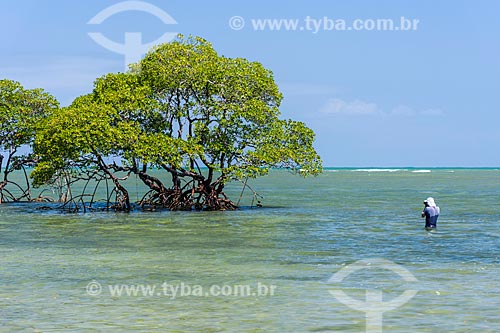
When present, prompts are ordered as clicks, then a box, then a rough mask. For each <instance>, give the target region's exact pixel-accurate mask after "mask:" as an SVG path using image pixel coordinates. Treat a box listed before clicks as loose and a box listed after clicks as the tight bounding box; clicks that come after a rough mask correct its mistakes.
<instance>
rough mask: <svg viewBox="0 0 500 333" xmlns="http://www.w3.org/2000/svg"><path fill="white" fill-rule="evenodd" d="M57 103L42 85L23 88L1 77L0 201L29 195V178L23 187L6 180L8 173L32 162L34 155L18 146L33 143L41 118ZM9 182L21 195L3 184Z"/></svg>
mask: <svg viewBox="0 0 500 333" xmlns="http://www.w3.org/2000/svg"><path fill="white" fill-rule="evenodd" d="M58 107H59V105H58V102H57V100H56V99H55V98H54V97H53V96H51V95H50V94H48V93H46V92H45V91H43V90H42V89H25V88H24V87H23V86H22V85H21V84H20V83H19V82H16V81H11V80H6V79H3V80H0V169H1V170H0V174H1V173H3V177H2V179H0V203H1V202H2V201H3V200H4V198H8V199H10V200H16V199H22V198H28V199H29V198H30V197H29V196H30V193H29V182H28V183H27V185H26V187H24V188H22V187H21V186H20V185H19V184H17V183H14V182H12V181H10V180H9V174H10V173H12V172H13V171H14V170H16V169H21V168H23V169H24V167H25V166H27V165H33V164H34V162H35V160H34V159H33V156H32V155H31V154H27V153H26V154H19V149H20V148H21V147H23V146H30V145H32V144H33V140H34V137H35V132H36V130H37V129H38V126H39V124H40V122H41V121H42V120H43V119H44V118H46V117H48V116H49V115H50V114H51V113H52V112H54V111H55V110H57V108H58ZM4 154H5V155H4ZM9 183H11V184H12V185H13V186H15V187H18V189H20V190H21V192H22V194H21V197H17V198H16V197H15V196H14V195H13V194H12V193H11V192H10V191H9V190H7V189H6V188H5V187H6V186H7V185H8V184H9Z"/></svg>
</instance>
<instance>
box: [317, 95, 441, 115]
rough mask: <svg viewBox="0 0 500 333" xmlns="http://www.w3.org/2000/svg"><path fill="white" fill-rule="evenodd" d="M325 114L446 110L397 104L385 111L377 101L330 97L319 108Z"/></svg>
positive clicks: (437, 112) (375, 113)
mask: <svg viewBox="0 0 500 333" xmlns="http://www.w3.org/2000/svg"><path fill="white" fill-rule="evenodd" d="M319 111H320V112H321V113H323V114H337V115H340V114H343V115H378V116H403V117H415V116H442V115H444V111H443V110H442V109H439V108H429V109H424V110H416V109H414V108H412V107H410V106H407V105H403V104H400V105H397V106H396V107H394V108H392V109H391V110H390V111H384V110H382V109H381V108H379V107H378V106H377V104H375V103H370V102H365V101H361V100H355V101H345V100H342V99H340V98H331V99H329V100H328V101H327V102H326V103H325V104H324V105H323V106H322V107H321V108H320V110H319Z"/></svg>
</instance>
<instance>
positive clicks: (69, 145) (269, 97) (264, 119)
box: [32, 36, 322, 210]
mask: <svg viewBox="0 0 500 333" xmlns="http://www.w3.org/2000/svg"><path fill="white" fill-rule="evenodd" d="M281 100H282V95H281V93H280V91H279V89H278V87H277V85H276V83H275V82H274V78H273V74H272V72H271V71H270V70H268V69H266V68H264V67H263V66H262V65H261V64H260V63H258V62H251V61H248V60H246V59H242V58H227V57H224V56H221V55H219V54H217V52H216V51H215V50H214V49H213V47H212V45H211V44H210V43H209V42H207V41H206V40H204V39H202V38H193V37H190V38H183V37H182V36H180V37H179V38H178V39H177V40H176V41H174V42H171V43H168V44H162V45H159V46H157V47H156V48H154V49H153V50H151V51H150V52H149V53H148V54H147V55H146V56H145V57H144V59H142V60H141V61H140V62H139V63H137V64H135V65H133V66H132V67H131V70H130V71H129V72H127V73H117V74H107V75H105V76H103V77H101V78H99V79H97V80H96V81H95V84H94V89H93V91H92V92H91V93H90V94H88V95H84V96H81V97H79V98H77V99H76V100H75V101H74V102H73V103H72V104H71V105H70V106H68V107H64V108H61V109H58V110H57V111H55V112H53V113H52V114H51V115H50V116H49V117H47V118H46V119H44V120H43V121H42V122H41V126H40V128H39V130H38V132H37V135H36V139H35V144H34V151H35V154H36V155H37V156H38V159H39V161H38V163H37V165H36V166H35V169H34V171H33V173H32V177H33V178H34V183H35V184H36V185H42V184H47V183H50V182H53V181H54V178H55V177H58V176H60V174H61V173H62V172H65V171H66V172H70V171H71V172H75V170H77V172H78V173H79V177H83V176H82V175H85V177H86V178H85V179H92V178H93V179H96V180H98V179H110V180H111V181H112V182H113V184H114V191H115V193H116V195H117V204H116V206H115V207H116V208H119V209H123V210H130V209H131V206H132V205H131V203H130V198H129V195H128V191H127V189H126V188H125V186H124V185H123V180H124V179H126V178H127V177H128V176H130V175H132V174H134V175H136V176H137V177H138V178H139V179H140V180H141V181H142V182H143V183H144V184H145V185H146V186H147V187H148V188H149V189H150V191H149V192H148V193H146V195H145V196H144V197H143V199H142V200H141V201H140V205H142V206H153V207H164V208H168V209H171V210H192V209H195V210H225V209H234V208H236V204H235V203H234V202H232V201H231V200H230V199H229V198H228V197H227V196H226V194H225V193H224V186H225V185H226V183H227V182H229V181H231V180H235V179H237V180H245V179H248V178H253V177H257V176H262V175H265V174H267V173H268V172H269V170H270V169H271V168H286V169H289V170H291V171H293V172H296V173H299V174H302V175H303V176H306V175H316V174H318V173H320V172H321V169H322V166H321V160H320V157H319V156H318V154H317V153H316V151H315V150H314V148H313V142H314V133H313V131H312V130H311V129H309V128H308V127H307V126H306V125H305V124H304V123H302V122H298V121H293V120H286V119H281V118H280V115H281V114H280V111H279V106H280V103H281ZM157 169H160V170H162V171H163V176H161V177H158V176H157V175H158V173H154V175H156V176H154V175H153V173H152V172H151V171H152V170H157Z"/></svg>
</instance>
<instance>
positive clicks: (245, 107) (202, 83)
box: [139, 37, 321, 181]
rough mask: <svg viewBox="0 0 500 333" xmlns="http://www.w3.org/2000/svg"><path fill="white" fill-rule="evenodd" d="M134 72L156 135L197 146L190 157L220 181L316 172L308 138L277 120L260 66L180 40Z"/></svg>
mask: <svg viewBox="0 0 500 333" xmlns="http://www.w3.org/2000/svg"><path fill="white" fill-rule="evenodd" d="M139 67H140V69H141V71H140V77H141V80H142V82H143V84H145V85H147V86H148V87H150V88H151V91H152V96H153V98H154V99H155V100H156V101H157V102H158V105H159V109H158V112H159V114H160V116H158V118H162V119H163V121H164V126H162V127H161V128H162V129H163V131H162V133H163V134H165V135H167V136H176V137H178V138H179V139H183V140H185V141H188V140H189V141H191V142H195V143H196V144H197V145H198V146H199V147H200V148H201V147H202V148H203V150H202V151H200V150H199V149H198V150H194V151H193V153H196V154H197V156H196V157H195V158H192V159H196V158H197V159H199V160H201V161H202V162H203V163H204V165H205V166H206V167H208V168H209V169H210V170H214V171H219V172H220V173H221V174H222V177H223V179H222V181H225V180H227V179H231V178H239V179H242V178H245V177H255V176H258V175H262V174H265V173H267V172H268V168H270V167H281V168H289V169H293V170H296V171H300V172H301V173H302V174H304V175H306V174H317V173H319V172H321V160H320V158H319V156H318V155H317V154H316V152H315V150H314V148H313V140H314V133H313V132H312V131H311V130H310V129H308V128H307V127H306V126H305V125H304V124H302V123H297V122H293V121H283V120H280V119H279V116H280V112H279V105H280V102H281V99H282V95H281V93H280V92H279V89H278V87H277V85H276V84H275V82H274V78H273V75H272V72H271V71H269V70H267V69H265V68H264V67H263V66H262V65H261V64H260V63H257V62H250V61H248V60H246V59H241V58H236V59H231V58H226V57H223V56H219V55H218V54H217V53H216V51H215V50H214V49H213V48H212V45H211V44H210V43H208V42H207V41H205V40H203V39H201V38H188V39H182V37H181V39H180V40H178V41H175V42H173V43H170V44H163V45H160V46H159V47H157V48H156V49H154V50H152V51H151V52H150V53H148V54H147V55H146V57H145V58H144V59H143V60H142V61H141V63H140V66H139ZM168 157H169V156H168V155H164V156H163V158H165V160H168ZM191 162H192V161H191Z"/></svg>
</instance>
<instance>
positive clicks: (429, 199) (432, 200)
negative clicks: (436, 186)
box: [424, 197, 436, 207]
mask: <svg viewBox="0 0 500 333" xmlns="http://www.w3.org/2000/svg"><path fill="white" fill-rule="evenodd" d="M424 203H426V204H428V205H429V206H431V207H436V203H435V202H434V198H433V197H428V198H427V199H425V201H424Z"/></svg>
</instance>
